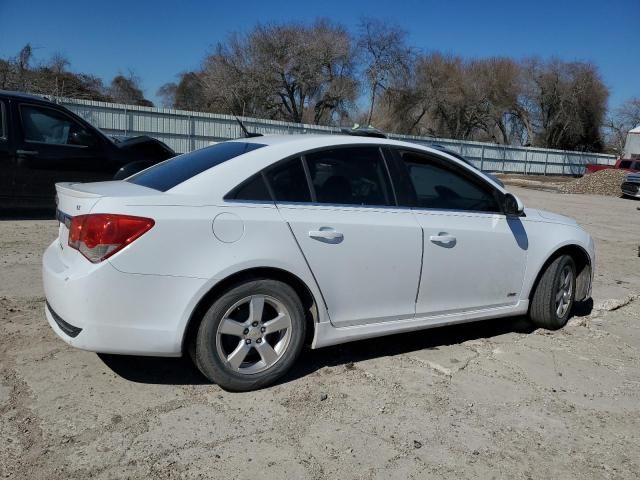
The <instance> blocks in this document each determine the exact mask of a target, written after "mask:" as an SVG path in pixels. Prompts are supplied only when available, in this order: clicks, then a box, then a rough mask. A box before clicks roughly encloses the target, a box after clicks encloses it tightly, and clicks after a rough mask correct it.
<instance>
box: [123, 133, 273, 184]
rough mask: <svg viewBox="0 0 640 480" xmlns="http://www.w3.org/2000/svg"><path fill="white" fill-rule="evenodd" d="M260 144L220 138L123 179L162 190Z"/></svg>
mask: <svg viewBox="0 0 640 480" xmlns="http://www.w3.org/2000/svg"><path fill="white" fill-rule="evenodd" d="M262 147H264V145H263V144H260V143H244V142H222V143H218V144H217V145H212V146H211V147H206V148H201V149H200V150H194V151H193V152H191V153H185V154H184V155H179V156H177V157H174V158H171V159H169V160H166V161H164V162H162V163H158V164H157V165H154V166H153V167H151V168H147V169H146V170H143V171H142V172H140V173H137V174H135V175H133V176H131V177H129V178H128V179H127V181H129V182H131V183H135V184H136V185H142V186H143V187H149V188H153V189H155V190H160V191H161V192H166V191H167V190H169V189H171V188H173V187H175V186H176V185H178V184H180V183H182V182H184V181H186V180H189V179H190V178H192V177H195V176H196V175H198V174H199V173H202V172H204V171H205V170H209V169H210V168H213V167H215V166H216V165H219V164H221V163H222V162H226V161H227V160H230V159H232V158H235V157H238V156H240V155H242V154H244V153H248V152H251V151H253V150H256V149H258V148H262Z"/></svg>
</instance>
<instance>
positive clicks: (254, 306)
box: [216, 295, 291, 374]
mask: <svg viewBox="0 0 640 480" xmlns="http://www.w3.org/2000/svg"><path fill="white" fill-rule="evenodd" d="M290 340H291V315H290V314H289V312H288V311H287V309H286V307H285V306H284V304H283V303H282V302H280V301H279V300H278V299H276V298H274V297H271V296H268V295H251V296H250V297H245V298H243V299H241V300H239V301H238V302H236V303H235V304H233V305H232V306H231V307H230V308H229V309H228V310H227V311H226V312H225V314H224V316H223V318H222V321H221V322H220V324H219V325H218V330H217V334H216V349H217V352H218V355H219V356H220V358H221V359H223V360H224V362H225V363H226V364H227V365H228V367H229V368H230V369H232V370H233V371H235V372H237V373H242V374H253V373H259V372H262V371H264V370H266V369H268V368H270V367H272V366H273V365H274V364H275V363H276V362H278V361H279V360H280V359H281V358H282V356H283V355H284V353H285V352H286V350H287V348H288V346H289V343H290Z"/></svg>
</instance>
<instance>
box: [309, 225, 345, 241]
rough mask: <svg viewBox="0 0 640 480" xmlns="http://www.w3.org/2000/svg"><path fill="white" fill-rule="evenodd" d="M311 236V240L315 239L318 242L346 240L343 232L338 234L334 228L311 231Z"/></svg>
mask: <svg viewBox="0 0 640 480" xmlns="http://www.w3.org/2000/svg"><path fill="white" fill-rule="evenodd" d="M309 236H310V237H311V238H315V239H317V240H329V241H330V242H335V243H338V242H341V241H342V239H343V238H344V235H343V234H342V233H341V232H337V231H336V230H334V229H333V228H326V227H323V228H321V229H320V230H311V231H310V232H309Z"/></svg>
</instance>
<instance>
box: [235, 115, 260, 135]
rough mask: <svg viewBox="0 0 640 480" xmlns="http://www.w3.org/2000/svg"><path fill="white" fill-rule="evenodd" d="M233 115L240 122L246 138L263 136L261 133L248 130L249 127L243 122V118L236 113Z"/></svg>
mask: <svg viewBox="0 0 640 480" xmlns="http://www.w3.org/2000/svg"><path fill="white" fill-rule="evenodd" d="M233 116H234V118H235V119H236V122H238V125H240V128H241V129H242V133H244V136H245V138H253V137H262V134H261V133H251V132H250V131H249V130H247V127H245V126H244V123H242V120H240V119H239V118H238V116H237V115H236V114H235V113H234V114H233Z"/></svg>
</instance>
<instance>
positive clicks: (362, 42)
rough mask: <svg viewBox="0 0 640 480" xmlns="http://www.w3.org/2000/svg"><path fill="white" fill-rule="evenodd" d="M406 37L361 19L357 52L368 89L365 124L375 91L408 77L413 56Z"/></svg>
mask: <svg viewBox="0 0 640 480" xmlns="http://www.w3.org/2000/svg"><path fill="white" fill-rule="evenodd" d="M406 37H407V34H406V32H405V31H404V30H402V29H401V28H400V27H398V26H395V25H389V24H386V23H383V22H381V21H380V20H376V19H370V18H368V19H367V18H365V19H363V20H362V21H361V22H360V35H359V38H358V50H359V53H360V55H361V59H362V61H363V62H364V65H363V67H364V72H365V78H366V80H367V84H368V87H369V114H368V116H367V124H370V123H371V120H372V117H373V113H374V108H375V104H376V96H377V95H378V92H379V90H381V89H382V90H384V89H386V88H387V86H388V85H389V84H390V83H391V82H392V81H393V80H394V79H396V78H397V77H406V76H407V75H408V74H409V71H410V69H411V61H412V55H413V53H412V50H411V49H410V48H409V47H408V46H407V45H406Z"/></svg>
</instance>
